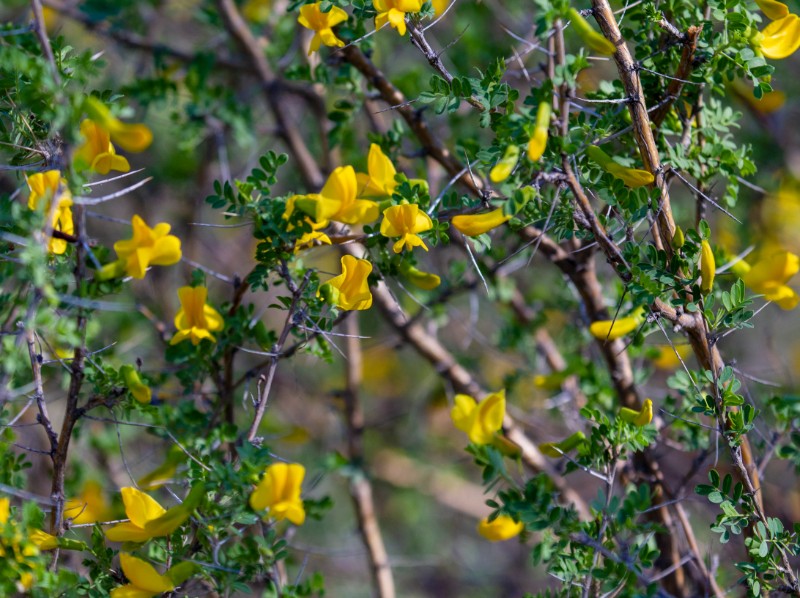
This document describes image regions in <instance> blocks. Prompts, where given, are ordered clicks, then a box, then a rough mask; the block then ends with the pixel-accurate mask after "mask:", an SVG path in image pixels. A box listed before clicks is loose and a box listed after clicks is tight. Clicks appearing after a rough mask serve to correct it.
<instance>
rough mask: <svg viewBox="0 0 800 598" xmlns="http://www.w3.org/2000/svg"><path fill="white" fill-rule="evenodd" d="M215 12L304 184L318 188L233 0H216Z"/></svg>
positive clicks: (310, 160) (318, 177) (318, 178)
mask: <svg viewBox="0 0 800 598" xmlns="http://www.w3.org/2000/svg"><path fill="white" fill-rule="evenodd" d="M217 9H218V10H219V12H220V15H221V16H222V19H223V21H224V23H225V28H226V29H227V30H228V33H229V34H230V35H231V37H233V38H234V39H235V40H236V42H237V43H238V44H239V46H240V47H241V49H242V50H243V51H244V53H245V54H246V55H247V58H248V59H249V60H250V62H251V63H252V65H253V68H255V70H256V73H257V74H258V77H259V79H261V85H262V86H263V88H264V96H265V98H266V100H267V104H268V105H269V107H270V109H271V110H272V114H273V116H274V117H275V122H276V124H277V125H278V135H279V136H280V137H281V139H283V141H284V143H285V144H286V146H287V148H288V150H289V153H290V154H291V155H292V157H293V158H294V159H295V160H296V161H297V165H298V166H299V167H300V171H301V173H302V175H303V179H304V181H305V183H306V185H307V186H309V187H313V188H315V189H318V188H320V187H322V184H323V183H324V177H323V175H322V172H321V171H320V169H319V166H317V161H316V159H315V158H314V156H313V155H312V154H311V152H310V151H309V149H308V146H307V145H306V143H305V141H304V140H303V137H302V134H301V133H300V130H299V128H298V127H297V125H296V124H294V123H292V122H289V120H288V119H287V117H286V108H287V106H286V103H285V102H284V101H283V100H282V99H281V94H280V85H278V84H277V80H278V79H277V78H276V77H275V75H274V74H273V72H272V67H270V65H269V62H267V58H266V56H265V55H264V52H263V50H262V49H261V47H260V46H259V45H258V41H257V40H256V38H255V37H254V36H253V34H252V32H251V31H250V27H249V25H248V24H247V22H246V21H245V20H244V18H243V17H242V15H241V13H239V9H238V8H237V7H236V4H235V3H234V2H233V0H217Z"/></svg>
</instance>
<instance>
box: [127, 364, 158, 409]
mask: <svg viewBox="0 0 800 598" xmlns="http://www.w3.org/2000/svg"><path fill="white" fill-rule="evenodd" d="M119 373H120V374H122V379H123V380H125V385H126V386H127V387H128V390H129V391H130V393H131V394H132V395H133V398H134V399H136V400H137V401H139V402H140V403H142V404H143V405H147V404H148V403H149V402H150V401H151V399H152V396H153V393H152V391H151V390H150V387H149V386H147V384H145V383H144V382H142V379H141V378H139V372H137V371H136V369H135V368H134V367H133V366H132V365H123V366H122V367H121V368H120V369H119Z"/></svg>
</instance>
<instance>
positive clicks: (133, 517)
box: [106, 484, 204, 542]
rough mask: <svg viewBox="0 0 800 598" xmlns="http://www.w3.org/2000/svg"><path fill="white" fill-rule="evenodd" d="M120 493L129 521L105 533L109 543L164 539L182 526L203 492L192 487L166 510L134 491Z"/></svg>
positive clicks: (151, 499)
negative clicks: (162, 537) (182, 499)
mask: <svg viewBox="0 0 800 598" xmlns="http://www.w3.org/2000/svg"><path fill="white" fill-rule="evenodd" d="M120 492H121V494H122V502H123V504H124V505H125V514H126V515H127V516H128V518H129V519H130V521H126V522H124V523H119V524H117V525H115V526H114V527H112V528H110V529H108V530H106V538H108V539H109V540H111V541H112V542H146V541H147V540H149V539H150V538H158V537H161V536H168V535H169V534H171V533H172V532H174V531H175V530H176V529H178V528H179V527H180V526H181V525H183V523H184V521H186V520H187V519H188V518H189V516H190V515H191V514H192V512H193V511H194V510H195V508H197V506H198V504H200V500H201V499H202V497H203V494H204V489H203V487H202V486H201V485H200V484H198V485H196V486H195V487H193V488H192V490H191V492H189V495H188V496H187V497H186V499H185V500H184V501H183V502H182V503H181V504H179V505H176V506H174V507H172V508H171V509H169V510H165V509H164V507H162V506H161V505H160V504H158V502H156V501H155V500H154V499H153V498H151V497H150V496H148V495H147V494H145V493H144V492H142V491H141V490H137V489H136V488H133V487H126V488H123V489H122V490H121V491H120Z"/></svg>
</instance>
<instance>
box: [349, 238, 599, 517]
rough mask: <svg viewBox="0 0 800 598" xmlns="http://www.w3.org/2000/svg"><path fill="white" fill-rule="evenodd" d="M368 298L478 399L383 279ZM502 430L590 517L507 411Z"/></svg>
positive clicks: (478, 392) (476, 389) (472, 383)
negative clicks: (411, 318) (410, 316)
mask: <svg viewBox="0 0 800 598" xmlns="http://www.w3.org/2000/svg"><path fill="white" fill-rule="evenodd" d="M343 249H344V250H345V251H348V252H353V251H354V249H353V248H352V247H350V246H345V247H343ZM372 298H373V302H374V304H375V305H376V306H377V307H378V309H380V311H381V313H382V314H383V316H384V318H385V319H386V321H387V322H388V323H389V324H390V325H391V326H392V327H393V328H394V329H395V330H396V331H397V332H398V333H399V334H400V336H401V337H402V338H403V340H404V341H406V342H407V343H409V345H411V346H412V347H413V348H414V349H415V350H416V351H417V353H419V354H420V355H421V356H422V357H424V358H425V359H426V360H427V361H428V362H429V363H430V364H431V365H432V366H433V367H434V368H435V369H436V372H437V373H438V374H439V375H440V376H442V377H443V378H445V379H446V380H447V381H448V382H450V384H452V386H453V388H454V390H455V391H456V392H461V393H464V394H468V395H470V396H472V397H475V398H476V399H478V400H480V399H481V398H483V397H484V396H485V395H486V394H487V393H486V391H485V390H484V389H483V388H481V386H480V384H478V382H477V381H476V380H475V379H474V378H473V377H472V375H471V374H470V373H469V372H468V371H467V370H466V368H464V367H462V366H461V365H460V364H459V363H458V362H457V361H456V359H455V357H453V355H452V354H451V353H450V352H449V351H448V350H447V349H445V348H444V347H443V346H442V344H441V343H440V342H439V341H438V340H437V339H436V338H435V337H433V336H431V335H430V334H428V333H427V332H426V330H425V328H424V327H423V326H422V325H421V324H420V323H419V322H416V321H412V320H410V318H409V317H408V315H407V314H406V313H405V312H404V311H403V309H402V307H400V305H399V304H398V303H397V300H396V299H395V298H394V297H393V296H392V293H391V291H390V290H389V288H388V287H387V286H386V284H385V283H384V282H383V281H380V282H379V283H378V284H377V285H376V286H375V287H373V288H372ZM503 433H504V434H505V436H506V438H508V439H509V440H510V441H511V442H513V443H514V444H516V445H517V446H518V447H519V449H520V454H521V457H522V460H523V462H524V463H525V464H526V465H528V466H529V467H530V468H531V469H533V470H534V471H536V472H543V473H545V474H547V475H548V476H549V477H550V478H551V479H552V481H553V484H554V486H555V487H556V488H557V489H558V490H559V491H560V492H561V494H562V497H563V499H564V501H565V502H568V503H572V504H573V505H574V507H575V509H576V511H577V512H578V514H579V516H580V517H581V518H582V519H589V518H590V514H589V509H588V508H587V506H586V503H585V502H584V501H583V498H581V496H580V495H579V494H578V493H577V492H575V490H573V489H572V488H571V487H570V486H569V485H568V484H567V483H566V481H565V480H564V478H563V477H562V476H561V475H560V474H559V473H558V472H557V471H556V470H555V468H554V467H553V466H552V465H551V464H550V463H549V462H548V461H547V460H546V459H545V458H544V456H543V455H542V453H541V452H540V451H539V449H538V448H537V446H536V445H535V444H534V443H533V442H532V441H531V440H530V439H529V438H528V437H527V435H526V434H525V432H524V431H523V430H522V429H521V428H520V427H519V425H518V424H517V423H516V422H515V421H514V419H513V418H512V417H511V416H510V415H508V414H506V417H505V420H504V422H503Z"/></svg>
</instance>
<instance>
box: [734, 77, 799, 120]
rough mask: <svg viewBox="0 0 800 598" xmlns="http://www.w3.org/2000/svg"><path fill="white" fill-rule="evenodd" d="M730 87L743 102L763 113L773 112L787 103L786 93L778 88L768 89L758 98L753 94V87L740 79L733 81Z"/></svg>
mask: <svg viewBox="0 0 800 598" xmlns="http://www.w3.org/2000/svg"><path fill="white" fill-rule="evenodd" d="M728 88H729V89H730V90H731V92H733V94H734V95H735V96H736V97H737V98H739V99H740V100H741V101H742V102H744V103H745V104H747V105H748V106H749V107H750V108H752V109H753V110H755V111H756V112H760V113H761V114H772V113H773V112H776V111H778V110H780V109H781V108H782V107H783V106H784V104H786V94H785V93H784V92H782V91H780V90H777V89H775V90H772V91H768V92H767V93H765V94H764V95H762V96H761V97H760V98H757V97H755V96H754V95H753V88H752V87H751V86H749V85H747V84H745V83H744V82H743V81H741V80H739V79H736V80H734V81H732V82H731V83H730V84H729V85H728Z"/></svg>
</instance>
